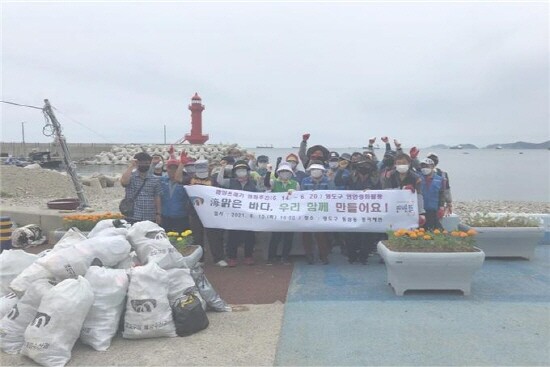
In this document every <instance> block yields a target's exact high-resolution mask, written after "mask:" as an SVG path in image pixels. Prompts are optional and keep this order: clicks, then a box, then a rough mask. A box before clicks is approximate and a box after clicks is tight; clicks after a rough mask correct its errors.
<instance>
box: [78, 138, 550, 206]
mask: <svg viewBox="0 0 550 367" xmlns="http://www.w3.org/2000/svg"><path fill="white" fill-rule="evenodd" d="M246 150H247V151H248V152H250V153H254V154H255V155H256V157H257V156H259V155H267V156H268V157H269V159H270V163H272V164H273V166H275V162H276V161H277V157H282V159H283V160H284V159H285V157H286V156H287V155H288V154H290V153H295V154H298V148H246ZM330 150H334V151H337V152H338V153H340V154H341V153H349V154H351V153H353V152H355V151H358V152H362V151H364V149H362V148H334V149H330ZM406 151H408V149H406ZM432 152H433V153H436V154H437V156H438V157H439V165H438V167H439V168H441V169H442V170H444V171H446V172H448V174H449V180H450V183H451V191H452V194H453V199H454V200H457V201H470V200H510V201H536V202H550V150H543V149H525V150H516V149H500V150H497V149H461V150H459V149H436V150H427V149H421V151H420V155H419V158H420V159H423V158H425V157H426V155H427V154H428V153H432ZM375 153H376V155H377V156H378V158H379V159H382V156H383V155H384V149H376V150H375ZM125 169H126V166H113V165H110V166H99V165H98V166H81V165H79V166H78V173H79V174H81V175H89V174H91V173H94V172H99V173H104V174H113V173H122V172H123V171H124V170H125Z"/></svg>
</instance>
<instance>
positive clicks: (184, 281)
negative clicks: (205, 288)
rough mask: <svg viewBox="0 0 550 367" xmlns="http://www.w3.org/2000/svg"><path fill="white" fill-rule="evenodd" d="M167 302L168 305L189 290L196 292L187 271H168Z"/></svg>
mask: <svg viewBox="0 0 550 367" xmlns="http://www.w3.org/2000/svg"><path fill="white" fill-rule="evenodd" d="M166 272H167V273H168V301H169V302H170V305H172V304H173V303H174V301H175V300H176V299H178V298H180V297H183V296H184V295H185V294H186V293H188V292H189V291H191V290H196V289H197V287H196V285H195V281H194V280H193V277H191V272H190V271H189V269H168V270H166Z"/></svg>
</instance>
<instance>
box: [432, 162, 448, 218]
mask: <svg viewBox="0 0 550 367" xmlns="http://www.w3.org/2000/svg"><path fill="white" fill-rule="evenodd" d="M428 158H430V159H431V160H432V161H433V162H434V167H435V171H434V173H435V174H436V175H438V176H441V178H443V187H444V189H443V190H444V192H443V196H444V198H445V201H444V202H445V213H444V214H445V215H450V214H453V196H452V195H451V185H450V183H449V175H448V174H447V172H445V171H442V170H441V169H439V168H438V167H437V165H438V164H439V157H438V156H437V154H435V153H428Z"/></svg>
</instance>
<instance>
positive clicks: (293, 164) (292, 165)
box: [287, 161, 298, 169]
mask: <svg viewBox="0 0 550 367" xmlns="http://www.w3.org/2000/svg"><path fill="white" fill-rule="evenodd" d="M287 162H288V163H289V164H290V167H292V169H294V168H296V166H297V165H298V163H296V162H294V161H287Z"/></svg>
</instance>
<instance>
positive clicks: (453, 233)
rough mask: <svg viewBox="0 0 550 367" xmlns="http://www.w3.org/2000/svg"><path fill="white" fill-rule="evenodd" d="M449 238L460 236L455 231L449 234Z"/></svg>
mask: <svg viewBox="0 0 550 367" xmlns="http://www.w3.org/2000/svg"><path fill="white" fill-rule="evenodd" d="M451 236H453V237H458V236H460V234H459V232H457V231H452V232H451Z"/></svg>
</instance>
